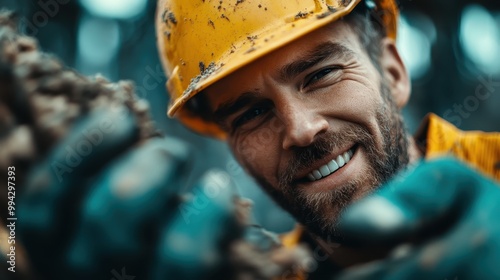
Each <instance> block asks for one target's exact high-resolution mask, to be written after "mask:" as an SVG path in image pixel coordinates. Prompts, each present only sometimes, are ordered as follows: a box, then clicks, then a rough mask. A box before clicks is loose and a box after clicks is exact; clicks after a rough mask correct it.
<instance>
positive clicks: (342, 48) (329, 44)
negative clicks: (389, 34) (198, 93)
mask: <svg viewBox="0 0 500 280" xmlns="http://www.w3.org/2000/svg"><path fill="white" fill-rule="evenodd" d="M349 31H351V32H349ZM352 33H353V32H352V29H350V28H349V27H348V25H347V24H345V23H343V22H335V23H332V24H330V25H327V26H325V27H323V28H320V29H318V30H316V31H314V32H311V33H310V34H307V35H305V36H303V37H302V38H299V39H298V40H295V41H293V42H291V43H290V44H288V45H286V46H284V47H282V48H279V49H277V50H274V51H273V52H270V53H269V54H267V55H265V56H264V57H261V58H259V59H257V60H256V61H253V62H251V63H249V64H247V65H245V66H242V67H241V68H240V69H238V70H236V71H235V72H233V73H231V74H229V75H228V76H227V77H225V78H223V79H221V80H220V81H218V82H216V83H215V84H213V85H211V86H209V87H208V88H207V89H206V90H205V91H204V94H206V95H207V98H208V102H209V103H210V106H211V108H212V111H213V112H215V111H216V110H218V109H219V107H220V106H221V105H224V104H225V105H227V104H231V103H235V102H237V99H238V98H241V97H244V98H247V97H245V96H244V95H247V96H248V93H249V92H252V90H253V88H252V87H251V81H252V79H253V78H255V75H253V73H255V70H256V69H257V70H258V71H259V72H261V71H262V69H265V71H267V72H266V74H267V73H269V74H270V75H271V74H276V75H277V76H279V78H280V80H282V81H286V80H289V79H291V78H292V77H293V76H295V75H297V74H298V72H299V71H302V70H304V69H307V68H308V67H310V66H311V65H314V64H315V63H318V62H320V61H322V60H324V59H332V60H336V59H338V60H341V59H345V58H347V57H353V56H357V52H358V51H359V50H360V48H359V44H358V43H359V42H357V36H355V35H354V34H352ZM273 70H275V72H276V73H272V72H273ZM244 81H247V82H250V85H246V84H245V83H244ZM242 82H243V83H242ZM245 85H246V87H247V88H246V90H241V89H243V88H245ZM254 93H255V92H254Z"/></svg>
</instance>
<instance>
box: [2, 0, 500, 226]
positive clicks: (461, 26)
mask: <svg viewBox="0 0 500 280" xmlns="http://www.w3.org/2000/svg"><path fill="white" fill-rule="evenodd" d="M155 3H156V2H155V1H154V0H79V1H77V0H38V1H37V0H0V7H3V8H8V9H11V10H16V11H17V12H18V14H19V16H20V17H19V18H20V24H21V28H22V30H23V32H24V33H25V34H27V35H30V36H34V37H36V38H37V39H38V40H39V42H40V46H41V48H42V49H43V50H44V51H46V52H50V53H54V54H55V55H56V56H57V57H59V58H60V59H61V60H62V61H63V62H64V63H65V64H66V65H68V66H69V67H72V68H75V69H76V70H77V71H79V72H81V73H83V74H86V75H95V74H97V73H100V74H102V75H103V76H105V77H107V78H108V79H109V80H111V81H117V80H120V79H129V80H133V81H134V82H135V84H136V90H137V94H138V95H139V97H142V98H145V99H147V100H148V101H149V102H150V104H151V109H152V114H153V118H154V120H155V121H156V123H157V127H158V128H160V129H161V130H162V131H163V132H164V133H165V134H167V135H172V136H175V137H177V138H180V139H183V140H184V141H186V142H188V143H190V145H191V147H192V149H193V150H194V151H195V152H194V155H195V158H194V159H193V166H192V170H193V172H192V173H191V174H186V176H189V178H187V179H188V180H189V182H191V183H194V182H195V181H196V179H197V178H198V177H199V176H200V175H201V174H203V173H204V171H206V170H207V169H209V168H220V169H223V170H225V171H227V172H228V173H229V174H230V175H231V176H232V177H233V179H234V181H235V182H236V184H237V186H238V188H239V190H240V193H241V195H242V196H244V197H248V198H250V199H252V200H253V201H254V202H255V207H254V216H255V219H256V221H257V222H258V223H260V224H262V225H263V226H264V227H266V228H267V229H269V230H272V231H276V232H283V231H287V230H289V229H291V227H292V226H293V219H292V218H291V217H290V216H289V215H288V214H286V213H284V212H283V211H282V210H280V209H279V208H278V207H277V206H275V205H274V203H273V202H272V201H271V200H270V199H269V198H267V196H266V195H265V194H263V193H262V192H261V191H260V190H259V189H258V187H257V186H256V184H255V183H254V182H253V180H252V179H251V178H249V177H248V176H247V175H246V174H245V173H244V171H243V170H242V169H241V168H240V167H239V166H238V164H237V163H236V162H235V160H234V159H233V158H232V156H231V154H230V153H229V151H228V149H227V147H226V146H225V144H224V143H221V142H219V141H216V140H211V139H206V138H203V137H200V136H197V135H195V134H193V133H191V132H190V131H187V130H186V129H184V128H183V127H182V126H181V125H180V124H178V123H177V122H176V121H174V120H171V119H168V118H167V117H166V113H165V111H166V104H167V102H168V97H167V94H166V91H165V86H164V85H165V77H164V73H163V71H162V69H161V64H160V61H159V60H158V52H157V49H156V42H155V30H154V14H155ZM400 9H401V19H400V29H399V35H398V45H399V47H400V50H401V51H402V55H403V59H404V61H405V63H406V65H407V67H408V69H409V71H410V74H411V78H412V86H413V92H412V97H411V100H410V104H409V106H408V107H407V108H406V109H405V111H404V114H405V117H406V120H407V125H408V129H409V130H410V131H411V132H412V133H413V132H414V131H415V130H416V128H417V127H418V124H419V122H420V120H421V119H422V118H423V117H424V116H425V115H426V114H427V113H428V112H434V113H436V114H438V115H440V116H441V117H443V118H445V119H447V120H448V121H450V122H451V123H453V124H454V125H456V126H458V127H459V128H460V129H465V130H471V129H474V130H485V131H500V1H498V0H482V1H465V0H435V1H431V0H420V1H411V0H401V1H400Z"/></svg>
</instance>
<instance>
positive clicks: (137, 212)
mask: <svg viewBox="0 0 500 280" xmlns="http://www.w3.org/2000/svg"><path fill="white" fill-rule="evenodd" d="M103 124H105V125H103ZM111 125H112V126H111ZM138 135H139V130H138V129H137V124H136V122H135V119H134V118H133V116H132V115H129V114H123V113H122V114H118V113H113V112H101V113H93V114H91V115H90V116H89V117H87V118H86V119H84V120H83V121H81V122H80V123H79V124H77V125H76V126H75V128H74V129H73V130H72V132H71V133H70V134H69V135H68V136H67V137H66V138H65V139H64V140H63V141H62V143H59V144H58V145H57V146H56V148H55V149H54V150H53V152H52V153H51V154H50V155H49V156H48V157H47V158H46V159H44V160H43V161H42V162H41V163H39V164H38V165H37V166H35V167H34V168H33V169H32V171H31V174H30V176H29V178H28V179H27V182H26V183H25V185H24V187H23V191H22V193H21V194H20V195H19V196H18V198H19V200H18V205H17V206H18V207H17V215H18V234H19V238H20V240H21V241H22V243H23V245H24V247H25V248H26V251H27V253H28V256H29V259H30V261H31V263H32V266H33V267H34V269H35V274H36V275H37V276H39V278H40V279H51V280H57V279H113V278H114V279H127V280H132V279H134V278H135V279H167V278H168V279H211V275H212V274H213V275H216V274H217V273H218V270H219V267H220V266H221V263H223V261H222V257H221V255H223V254H224V253H223V250H224V246H225V244H224V242H226V243H227V242H229V240H231V238H233V237H236V236H238V235H239V234H240V232H239V231H238V225H239V224H238V223H237V221H236V218H235V215H234V209H233V208H234V200H233V199H234V197H233V196H234V192H232V189H231V188H232V185H231V183H230V181H229V178H228V176H227V175H225V173H223V172H211V173H210V174H209V175H207V176H205V177H204V179H203V180H202V181H201V182H199V183H198V184H197V185H196V186H195V189H194V191H193V193H194V194H195V196H194V197H193V199H192V200H191V201H189V202H186V205H187V206H189V205H192V204H194V206H193V207H192V208H182V207H181V206H182V205H184V204H183V203H184V202H182V201H181V199H180V197H179V195H178V193H179V191H180V190H181V188H184V187H186V186H185V183H184V179H186V173H187V172H189V170H188V169H187V168H188V167H189V166H188V164H187V163H188V160H189V159H190V154H189V151H188V149H187V148H186V146H185V145H183V144H182V143H179V142H178V141H174V140H172V139H165V138H152V139H149V140H146V141H142V142H139V141H138V139H139V136H138ZM93 140H95V141H94V142H93ZM83 143H90V144H91V145H90V146H88V144H83ZM85 145H87V146H88V147H86V148H85V147H84V146H85ZM89 147H90V149H89ZM85 149H86V150H85ZM207 188H208V189H207ZM214 189H216V191H217V195H213V196H211V195H207V194H212V193H214ZM201 201H202V202H203V203H201ZM182 209H188V210H189V209H195V210H196V211H195V212H192V211H191V212H190V213H189V214H186V212H185V211H184V212H183V211H181V210H182Z"/></svg>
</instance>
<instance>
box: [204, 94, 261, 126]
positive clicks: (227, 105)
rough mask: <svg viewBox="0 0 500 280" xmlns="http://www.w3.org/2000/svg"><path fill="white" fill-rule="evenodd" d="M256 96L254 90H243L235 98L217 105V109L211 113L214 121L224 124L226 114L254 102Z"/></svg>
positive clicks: (228, 114)
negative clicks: (243, 91)
mask: <svg viewBox="0 0 500 280" xmlns="http://www.w3.org/2000/svg"><path fill="white" fill-rule="evenodd" d="M257 99H258V97H257V96H256V93H254V92H245V93H243V94H241V95H240V96H239V97H238V98H237V99H236V100H234V101H228V102H224V103H222V104H220V105H219V107H218V108H217V110H215V112H214V113H213V117H214V121H215V123H217V124H219V125H221V126H223V127H224V126H225V125H224V123H223V121H224V119H225V118H227V117H228V116H231V115H232V114H234V113H236V112H238V111H239V110H241V109H242V108H243V107H245V106H248V104H250V103H252V102H255V100H257Z"/></svg>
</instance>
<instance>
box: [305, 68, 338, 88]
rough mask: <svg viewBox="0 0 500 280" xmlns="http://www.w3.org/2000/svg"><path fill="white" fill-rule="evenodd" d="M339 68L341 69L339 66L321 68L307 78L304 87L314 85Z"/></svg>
mask: <svg viewBox="0 0 500 280" xmlns="http://www.w3.org/2000/svg"><path fill="white" fill-rule="evenodd" d="M338 69H339V68H338V67H330V68H324V69H321V70H319V71H318V72H315V73H313V74H312V75H310V77H309V79H307V80H306V82H305V84H304V87H308V86H311V85H314V84H315V83H316V82H318V81H320V80H322V79H323V78H325V76H328V75H329V74H332V73H333V72H335V71H337V70H338Z"/></svg>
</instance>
